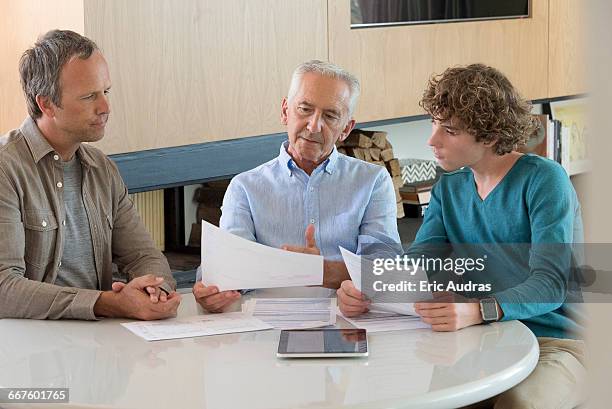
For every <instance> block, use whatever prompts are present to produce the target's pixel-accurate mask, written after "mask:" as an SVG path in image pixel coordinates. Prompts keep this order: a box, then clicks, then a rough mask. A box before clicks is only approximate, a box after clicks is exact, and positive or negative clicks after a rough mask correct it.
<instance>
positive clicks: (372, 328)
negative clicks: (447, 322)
mask: <svg viewBox="0 0 612 409" xmlns="http://www.w3.org/2000/svg"><path fill="white" fill-rule="evenodd" d="M338 314H339V315H340V316H342V318H344V319H345V320H346V321H348V322H349V323H351V324H352V325H353V326H354V327H357V328H362V329H365V330H366V331H367V332H384V331H402V330H406V329H419V328H431V325H429V324H426V323H424V322H423V321H421V318H420V317H418V316H414V315H403V314H398V313H395V312H387V311H375V310H370V311H368V312H366V313H365V314H361V315H359V316H358V317H353V318H348V317H345V316H344V315H342V313H340V312H339V311H338Z"/></svg>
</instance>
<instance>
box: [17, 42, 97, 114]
mask: <svg viewBox="0 0 612 409" xmlns="http://www.w3.org/2000/svg"><path fill="white" fill-rule="evenodd" d="M97 49H98V46H97V45H96V43H94V42H93V41H91V40H90V39H89V38H87V37H83V36H82V35H80V34H77V33H75V32H74V31H70V30H51V31H49V32H48V33H46V34H44V35H43V36H42V37H39V38H38V41H36V43H35V44H34V47H32V48H30V49H28V50H26V51H25V52H24V53H23V55H22V56H21V59H20V60H19V75H20V77H21V87H22V88H23V92H24V94H25V97H26V103H27V106H28V113H29V114H30V116H31V117H32V118H33V119H37V118H40V117H41V116H42V112H41V110H40V108H39V107H38V104H37V103H36V96H37V95H41V96H45V97H49V98H50V99H51V101H52V102H53V103H54V104H55V105H56V106H58V107H61V105H60V104H61V96H62V92H61V88H60V72H61V70H62V67H63V66H64V64H66V63H67V62H68V61H69V60H70V59H71V58H72V57H74V56H75V55H76V56H77V57H79V58H81V59H83V60H85V59H87V58H89V57H90V56H91V54H93V52H94V51H95V50H97Z"/></svg>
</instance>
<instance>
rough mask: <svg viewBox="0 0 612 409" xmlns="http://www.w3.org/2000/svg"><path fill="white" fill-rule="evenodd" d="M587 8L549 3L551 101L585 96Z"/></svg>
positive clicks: (571, 0)
mask: <svg viewBox="0 0 612 409" xmlns="http://www.w3.org/2000/svg"><path fill="white" fill-rule="evenodd" d="M586 7H587V6H586V4H585V2H582V1H579V0H550V19H549V21H550V25H549V38H550V39H549V42H550V44H549V62H548V64H549V68H548V97H550V98H554V97H560V96H565V95H576V94H582V93H584V92H586V78H585V66H586V65H587V64H586V63H585V59H586V58H587V56H586V52H585V49H586V44H587V43H586V39H585V37H586V34H585V29H586V23H585V14H586ZM602 41H603V40H602Z"/></svg>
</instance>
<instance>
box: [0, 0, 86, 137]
mask: <svg viewBox="0 0 612 409" xmlns="http://www.w3.org/2000/svg"><path fill="white" fill-rule="evenodd" d="M0 14H1V15H2V23H0V135H3V134H4V133H6V132H8V131H9V130H11V129H13V128H16V127H18V126H19V125H20V124H21V122H22V121H23V119H24V118H25V117H26V115H27V109H26V104H25V99H24V96H23V93H22V91H21V85H20V84H19V71H18V64H19V58H20V57H21V55H22V54H23V52H24V51H25V50H26V49H27V48H29V47H31V46H32V45H33V44H34V42H36V39H37V38H38V36H40V35H41V34H44V33H45V32H47V31H48V30H51V29H54V28H60V29H69V30H73V31H76V32H78V33H83V2H82V0H54V1H48V0H19V1H15V0H0Z"/></svg>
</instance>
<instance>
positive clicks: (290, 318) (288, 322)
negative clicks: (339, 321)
mask: <svg viewBox="0 0 612 409" xmlns="http://www.w3.org/2000/svg"><path fill="white" fill-rule="evenodd" d="M243 306H244V311H245V312H247V313H249V314H253V316H254V317H256V318H259V319H260V320H262V321H264V322H266V323H268V324H270V325H272V326H274V328H278V329H301V328H317V327H324V326H327V325H334V324H335V323H336V299H335V298H252V299H250V300H249V301H248V302H246V303H245V304H244V305H243Z"/></svg>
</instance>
